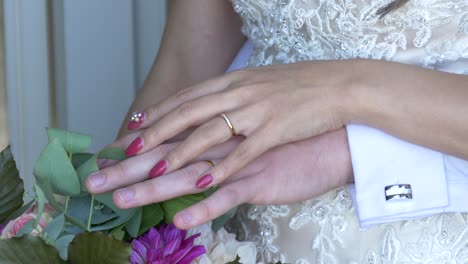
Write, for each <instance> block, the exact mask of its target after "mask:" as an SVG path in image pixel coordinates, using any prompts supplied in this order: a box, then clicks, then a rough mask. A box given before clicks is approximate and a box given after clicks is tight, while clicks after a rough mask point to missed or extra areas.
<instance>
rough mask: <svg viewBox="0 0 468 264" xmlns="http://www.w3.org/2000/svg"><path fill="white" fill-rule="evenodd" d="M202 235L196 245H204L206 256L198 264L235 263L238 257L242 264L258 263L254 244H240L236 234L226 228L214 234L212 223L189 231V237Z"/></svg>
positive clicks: (199, 259)
mask: <svg viewBox="0 0 468 264" xmlns="http://www.w3.org/2000/svg"><path fill="white" fill-rule="evenodd" d="M196 233H200V234H201V235H200V237H198V238H197V239H196V240H195V244H198V245H204V246H205V248H206V254H205V255H202V256H201V257H200V258H198V259H197V260H196V261H195V262H194V263H196V264H218V263H228V262H231V261H234V260H235V259H236V257H237V256H239V258H240V263H243V264H252V263H256V259H257V248H256V247H255V244H254V243H253V242H239V241H237V240H236V236H235V235H234V234H230V233H228V232H227V231H226V230H225V229H224V228H221V229H220V230H218V232H216V233H215V232H213V231H212V230H211V222H210V223H208V224H205V225H202V226H199V227H196V228H193V229H190V230H188V234H189V235H193V234H196Z"/></svg>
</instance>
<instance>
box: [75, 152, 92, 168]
mask: <svg viewBox="0 0 468 264" xmlns="http://www.w3.org/2000/svg"><path fill="white" fill-rule="evenodd" d="M92 156H94V154H92V153H76V154H73V156H72V165H73V168H75V169H76V168H78V167H80V166H81V165H82V164H83V163H85V162H86V161H87V160H89V159H90V158H91V157H92Z"/></svg>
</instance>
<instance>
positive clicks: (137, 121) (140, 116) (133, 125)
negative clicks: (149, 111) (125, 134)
mask: <svg viewBox="0 0 468 264" xmlns="http://www.w3.org/2000/svg"><path fill="white" fill-rule="evenodd" d="M145 118H146V115H145V113H140V112H135V113H133V114H132V116H131V117H130V122H128V125H127V129H128V130H134V129H137V128H139V127H140V126H141V124H143V122H144V121H145Z"/></svg>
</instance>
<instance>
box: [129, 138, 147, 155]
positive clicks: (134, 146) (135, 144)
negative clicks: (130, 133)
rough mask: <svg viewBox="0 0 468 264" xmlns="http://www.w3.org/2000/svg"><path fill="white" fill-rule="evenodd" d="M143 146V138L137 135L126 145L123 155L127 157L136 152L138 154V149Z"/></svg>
mask: <svg viewBox="0 0 468 264" xmlns="http://www.w3.org/2000/svg"><path fill="white" fill-rule="evenodd" d="M142 148H143V138H141V137H137V138H135V140H133V142H132V144H130V146H128V148H127V149H126V150H125V155H127V157H133V156H135V155H136V154H138V151H140V150H141V149H142Z"/></svg>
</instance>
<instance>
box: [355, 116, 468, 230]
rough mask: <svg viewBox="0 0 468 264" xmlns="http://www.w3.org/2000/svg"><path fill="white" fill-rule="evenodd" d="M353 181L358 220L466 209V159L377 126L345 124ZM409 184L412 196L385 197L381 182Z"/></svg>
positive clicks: (376, 221) (364, 224) (369, 222)
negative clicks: (415, 143) (408, 197)
mask: <svg viewBox="0 0 468 264" xmlns="http://www.w3.org/2000/svg"><path fill="white" fill-rule="evenodd" d="M347 131H348V141H349V146H350V151H351V160H352V163H353V170H354V179H355V183H354V184H352V185H350V186H349V190H350V192H351V195H352V196H353V200H354V202H355V207H356V208H357V211H358V215H359V220H360V224H361V226H362V227H369V226H372V225H375V224H381V223H386V222H392V221H398V220H405V219H410V218H415V217H422V216H428V215H432V214H437V213H442V212H460V211H468V203H467V202H466V201H468V162H467V161H465V160H461V159H458V158H455V157H452V156H448V155H444V154H442V153H440V152H437V151H433V150H430V149H427V148H424V147H421V146H417V145H414V144H411V143H408V142H405V141H403V140H401V139H398V138H395V137H393V136H391V135H388V134H386V133H383V132H381V131H379V130H376V129H373V128H370V127H366V126H361V125H348V126H347ZM394 184H410V185H411V189H412V194H413V199H402V200H395V201H393V200H390V201H386V198H385V186H388V185H394Z"/></svg>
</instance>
